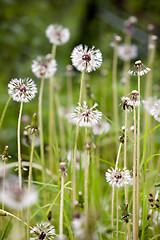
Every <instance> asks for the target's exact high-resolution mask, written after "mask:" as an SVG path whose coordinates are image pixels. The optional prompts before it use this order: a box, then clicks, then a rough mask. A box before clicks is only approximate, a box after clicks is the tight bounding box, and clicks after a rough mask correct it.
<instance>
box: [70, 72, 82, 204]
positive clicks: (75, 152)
mask: <svg viewBox="0 0 160 240" xmlns="http://www.w3.org/2000/svg"><path fill="white" fill-rule="evenodd" d="M84 73H85V71H83V72H82V75H81V86H80V93H79V103H80V104H81V102H82V91H83V81H84ZM78 135H79V124H77V126H76V137H75V145H74V158H73V175H72V188H73V202H74V201H75V200H76V158H77V142H78Z"/></svg>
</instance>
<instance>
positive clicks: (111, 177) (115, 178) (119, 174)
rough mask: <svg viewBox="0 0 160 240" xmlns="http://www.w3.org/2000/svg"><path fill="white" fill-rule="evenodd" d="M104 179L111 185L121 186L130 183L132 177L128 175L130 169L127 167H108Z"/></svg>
mask: <svg viewBox="0 0 160 240" xmlns="http://www.w3.org/2000/svg"><path fill="white" fill-rule="evenodd" d="M105 176H106V181H107V182H108V183H109V184H110V185H111V186H112V187H118V188H119V187H123V186H124V185H126V184H132V178H131V175H130V171H129V170H127V169H125V168H124V169H123V170H121V169H113V168H111V169H108V172H106V174H105Z"/></svg>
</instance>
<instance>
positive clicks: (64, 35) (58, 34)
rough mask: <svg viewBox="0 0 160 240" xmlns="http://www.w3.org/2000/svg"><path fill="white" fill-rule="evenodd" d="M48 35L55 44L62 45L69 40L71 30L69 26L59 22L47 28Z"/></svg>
mask: <svg viewBox="0 0 160 240" xmlns="http://www.w3.org/2000/svg"><path fill="white" fill-rule="evenodd" d="M46 37H47V38H48V39H49V42H50V43H52V44H55V45H62V44H64V43H66V42H68V40H69V38H70V32H69V29H68V28H63V27H62V26H61V25H58V24H51V25H49V26H48V27H47V29H46Z"/></svg>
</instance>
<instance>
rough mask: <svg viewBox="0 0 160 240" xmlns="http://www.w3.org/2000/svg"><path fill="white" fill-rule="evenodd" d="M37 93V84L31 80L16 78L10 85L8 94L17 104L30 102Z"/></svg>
mask: <svg viewBox="0 0 160 240" xmlns="http://www.w3.org/2000/svg"><path fill="white" fill-rule="evenodd" d="M36 93H37V87H36V84H35V83H34V81H33V80H32V79H30V78H24V79H22V78H19V79H18V78H14V79H12V80H11V81H10V82H9V84H8V94H9V95H10V96H11V97H12V98H13V100H14V101H17V102H29V101H30V100H32V99H33V98H34V97H35V95H36Z"/></svg>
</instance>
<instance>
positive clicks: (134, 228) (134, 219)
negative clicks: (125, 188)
mask: <svg viewBox="0 0 160 240" xmlns="http://www.w3.org/2000/svg"><path fill="white" fill-rule="evenodd" d="M133 110H134V151H133V240H137V233H136V232H137V226H136V225H137V218H136V216H137V212H136V135H137V134H136V107H135V105H134V106H133Z"/></svg>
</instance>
